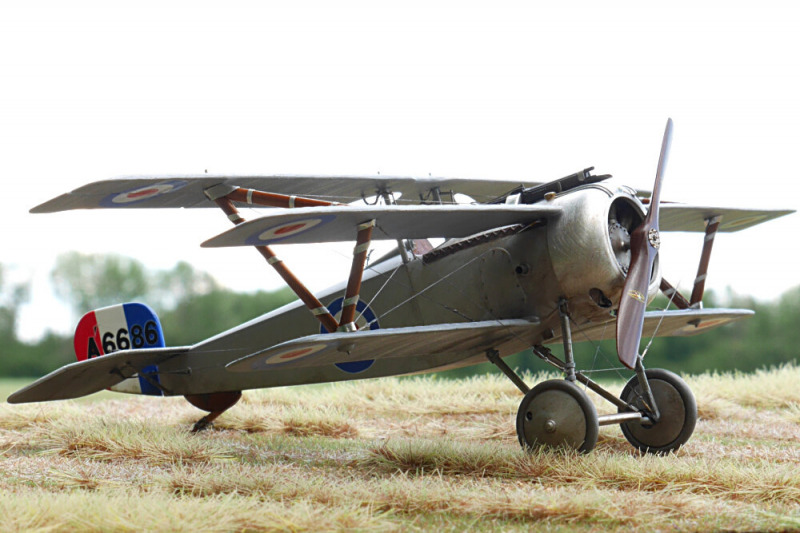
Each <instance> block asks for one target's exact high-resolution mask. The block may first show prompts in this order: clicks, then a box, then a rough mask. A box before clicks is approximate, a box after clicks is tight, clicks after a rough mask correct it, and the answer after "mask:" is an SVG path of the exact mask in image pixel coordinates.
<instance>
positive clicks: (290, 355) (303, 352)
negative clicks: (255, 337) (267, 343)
mask: <svg viewBox="0 0 800 533" xmlns="http://www.w3.org/2000/svg"><path fill="white" fill-rule="evenodd" d="M327 346H328V345H327V344H324V343H320V344H313V345H311V346H301V347H299V348H287V349H286V350H283V351H281V352H278V353H276V354H275V355H273V356H270V357H269V358H268V359H266V360H264V361H263V362H262V363H261V364H262V365H263V366H268V365H280V364H283V363H290V362H292V361H297V360H298V359H303V358H305V357H308V356H309V355H313V354H315V353H317V352H318V351H320V350H323V349H325V348H326V347H327Z"/></svg>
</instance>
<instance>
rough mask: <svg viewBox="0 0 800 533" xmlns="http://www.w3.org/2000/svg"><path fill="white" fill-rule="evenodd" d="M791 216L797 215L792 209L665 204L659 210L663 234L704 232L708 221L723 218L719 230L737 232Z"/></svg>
mask: <svg viewBox="0 0 800 533" xmlns="http://www.w3.org/2000/svg"><path fill="white" fill-rule="evenodd" d="M790 213H794V211H793V210H792V209H772V210H769V209H767V210H765V209H736V208H730V207H700V206H694V205H683V204H665V203H662V204H661V209H660V210H659V226H660V229H661V231H699V232H704V231H705V230H706V220H709V219H711V218H714V217H721V222H720V225H719V229H718V230H717V231H723V232H734V231H739V230H743V229H746V228H749V227H751V226H755V225H756V224H761V223H762V222H766V221H768V220H772V219H773V218H778V217H782V216H784V215H788V214H790Z"/></svg>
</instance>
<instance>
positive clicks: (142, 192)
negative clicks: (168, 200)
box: [126, 188, 158, 198]
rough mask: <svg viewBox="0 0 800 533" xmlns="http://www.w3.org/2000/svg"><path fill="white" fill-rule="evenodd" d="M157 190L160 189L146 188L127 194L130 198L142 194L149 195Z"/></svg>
mask: <svg viewBox="0 0 800 533" xmlns="http://www.w3.org/2000/svg"><path fill="white" fill-rule="evenodd" d="M157 192H158V189H155V188H153V189H144V190H142V191H133V192H129V193H128V194H127V195H126V196H127V197H128V198H139V197H141V196H149V195H151V194H156V193H157Z"/></svg>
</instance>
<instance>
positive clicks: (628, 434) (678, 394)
mask: <svg viewBox="0 0 800 533" xmlns="http://www.w3.org/2000/svg"><path fill="white" fill-rule="evenodd" d="M645 374H646V375H647V382H648V383H649V384H650V389H651V391H652V396H653V399H654V400H655V402H656V405H657V406H658V411H659V417H658V421H657V422H652V421H650V422H646V423H643V422H642V421H631V422H623V423H621V424H620V428H621V429H622V434H623V435H625V438H626V439H628V442H630V443H631V444H632V445H633V446H634V447H635V448H638V449H639V450H641V451H642V452H647V453H653V454H659V455H664V454H668V453H670V452H674V451H676V450H677V449H678V448H680V447H681V446H682V445H683V444H685V443H686V441H688V440H689V437H691V436H692V432H693V431H694V426H695V424H696V422H697V404H696V402H695V399H694V394H692V391H691V390H690V389H689V386H688V385H687V384H686V382H684V381H683V380H682V379H681V378H679V377H678V376H677V375H675V374H673V373H672V372H670V371H668V370H662V369H659V368H654V369H650V370H646V371H645ZM646 398H647V395H646V394H645V392H644V390H643V387H642V386H641V384H640V383H639V376H638V375H637V376H633V377H632V378H631V379H630V381H628V383H627V384H626V385H625V388H624V389H622V394H620V399H621V400H622V401H623V402H625V403H626V404H629V405H631V406H633V407H635V408H636V409H638V410H639V411H640V412H642V413H644V414H645V415H646V416H647V415H649V414H651V413H652V408H651V406H649V405H648V404H649V401H648V400H647V399H646ZM620 412H622V409H620Z"/></svg>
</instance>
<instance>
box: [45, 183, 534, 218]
mask: <svg viewBox="0 0 800 533" xmlns="http://www.w3.org/2000/svg"><path fill="white" fill-rule="evenodd" d="M538 184H539V183H537V182H518V181H503V180H471V179H453V178H406V177H390V176H374V177H355V176H213V175H209V174H203V175H201V176H160V177H158V176H154V177H133V178H118V179H112V180H103V181H96V182H93V183H89V184H88V185H84V186H83V187H79V188H78V189H75V190H74V191H72V192H69V193H66V194H62V195H61V196H59V197H57V198H53V199H52V200H49V201H47V202H45V203H43V204H41V205H39V206H37V207H34V208H33V209H31V212H32V213H52V212H56V211H67V210H71V209H100V208H151V207H152V208H156V207H160V208H168V207H186V208H189V207H216V204H215V203H214V202H212V201H210V200H209V199H208V198H207V197H206V196H205V193H204V191H205V190H206V189H209V188H211V187H215V186H219V185H226V186H229V187H231V189H233V188H236V187H241V188H244V189H257V190H260V191H265V192H271V193H277V194H286V195H296V196H306V197H312V198H318V199H324V200H328V201H331V202H339V203H349V202H354V201H356V200H360V199H361V198H367V197H371V196H375V195H380V194H382V193H384V192H386V193H392V194H394V195H396V196H400V195H402V197H404V198H403V200H406V201H409V200H410V201H412V202H414V203H417V202H419V201H420V200H421V199H430V198H431V196H432V194H433V190H434V189H438V190H439V193H440V194H441V195H443V196H444V197H445V199H446V200H449V199H451V198H450V196H451V195H450V193H451V192H452V193H460V194H465V195H467V196H470V197H472V198H473V199H475V200H477V201H479V202H483V201H488V200H492V199H494V198H496V197H498V196H501V195H502V194H504V193H506V192H508V191H510V190H512V189H514V188H517V187H520V186H522V187H531V186H534V185H538Z"/></svg>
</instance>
